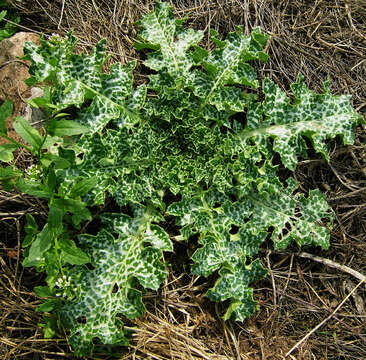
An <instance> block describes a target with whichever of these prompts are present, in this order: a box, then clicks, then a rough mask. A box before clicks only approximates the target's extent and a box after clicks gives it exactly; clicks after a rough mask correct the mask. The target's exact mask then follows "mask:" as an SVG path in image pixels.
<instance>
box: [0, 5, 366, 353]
mask: <svg viewBox="0 0 366 360" xmlns="http://www.w3.org/2000/svg"><path fill="white" fill-rule="evenodd" d="M11 2H12V3H14V4H15V5H17V6H18V8H19V9H20V10H21V12H22V18H23V21H24V25H25V26H26V27H28V28H30V29H32V30H34V31H41V32H44V33H46V34H51V33H54V32H56V33H60V34H65V33H67V32H68V31H69V30H70V29H73V30H74V33H75V35H76V36H77V37H79V38H80V40H81V41H80V44H79V47H80V49H81V50H89V49H90V48H91V47H92V46H93V45H94V44H95V43H96V42H97V41H98V40H99V39H101V38H103V37H105V38H107V39H108V46H109V47H108V51H109V52H110V54H111V55H112V60H111V61H122V62H126V61H128V60H130V59H133V58H136V57H137V54H136V52H135V51H134V49H133V48H132V47H131V45H132V43H133V40H134V38H135V36H136V27H135V26H134V23H135V21H137V20H138V19H139V18H140V16H141V14H142V13H145V12H147V11H148V10H150V9H151V8H152V6H153V1H149V0H146V1H142V0H122V1H117V0H100V1H94V0H84V1H80V0H63V1H51V0H26V1H23V2H22V4H21V5H19V2H17V1H15V0H12V1H11ZM171 2H172V4H173V5H174V6H175V11H176V14H177V15H178V16H180V17H183V16H185V15H187V14H188V13H190V16H189V20H188V24H189V25H190V26H193V27H195V28H197V29H208V28H215V29H217V30H218V31H219V32H220V33H222V34H224V33H227V32H228V31H231V30H233V27H234V25H242V26H243V27H244V29H245V32H247V33H249V32H250V29H251V28H252V27H253V26H261V27H262V29H263V30H265V31H267V32H268V33H269V34H271V40H270V43H269V47H268V49H267V50H268V53H269V55H270V61H269V62H268V63H267V64H265V65H264V66H263V65H260V64H257V69H258V71H259V73H260V76H261V77H263V76H270V77H271V78H274V79H275V80H276V81H277V82H278V83H279V84H280V85H281V86H282V87H283V88H284V89H286V90H288V88H289V83H290V82H292V81H293V80H294V79H295V78H296V76H297V74H298V72H302V73H303V74H304V75H305V78H306V81H307V83H308V84H309V86H310V87H311V88H312V89H314V90H317V91H319V90H321V87H322V82H323V81H324V80H326V79H327V78H329V79H330V82H331V88H332V90H333V91H334V92H335V93H349V94H351V95H352V99H353V103H354V106H355V107H356V108H357V109H358V110H360V111H361V112H364V111H365V109H366V81H365V79H366V3H365V2H364V1H360V0H348V1H346V0H287V1H286V0H285V1H280V0H277V1H276V0H247V1H244V0H242V1H240V0H232V1H229V0H186V1H184V0H177V1H171ZM29 9H31V10H29ZM204 45H205V46H206V47H210V46H211V45H212V44H211V42H210V37H209V35H207V36H206V38H205V40H204ZM365 140H366V134H365V131H364V129H363V128H361V127H360V128H358V130H357V136H356V142H355V144H354V145H353V146H347V147H345V146H342V145H340V143H337V142H333V143H332V150H331V161H330V163H327V162H325V161H324V160H322V159H321V158H319V156H317V155H313V156H311V158H310V159H309V160H304V161H301V162H300V163H299V166H298V168H297V170H296V173H295V177H296V179H297V180H298V181H299V182H300V184H301V187H302V188H303V190H304V191H307V190H308V189H312V188H320V189H322V191H324V193H325V194H326V196H327V199H328V201H329V203H330V205H331V206H332V208H333V210H334V213H335V215H336V222H335V225H334V228H333V231H332V246H331V248H330V250H329V251H326V252H325V251H323V252H321V253H318V254H315V255H318V256H321V257H323V258H327V259H330V260H332V261H334V262H336V263H338V264H340V265H346V266H348V267H350V268H352V269H353V270H355V271H358V272H359V273H360V274H363V275H366V261H365V259H366V242H365V238H366V145H365ZM25 212H31V213H34V212H39V213H40V214H39V215H38V216H40V217H42V212H43V209H42V207H41V204H39V203H36V200H34V199H31V198H24V197H23V198H22V197H20V196H19V195H17V194H8V193H5V192H3V191H1V192H0V224H1V227H0V234H1V240H0V241H1V243H0V246H1V249H0V256H1V257H0V262H1V272H2V274H1V275H2V276H1V278H0V309H1V311H0V334H1V335H0V356H2V357H3V358H4V359H62V358H72V354H71V352H70V349H69V348H68V346H67V343H66V341H65V340H63V339H61V340H54V339H53V340H45V339H43V338H42V331H41V328H40V327H39V326H37V324H38V323H39V322H40V318H41V316H40V315H39V314H38V313H36V312H34V308H35V306H36V304H37V299H36V298H35V296H34V294H33V293H32V292H31V289H32V287H33V286H34V285H35V284H37V282H39V281H40V279H41V277H40V276H39V275H38V274H36V273H34V272H32V271H31V270H23V269H21V266H20V258H21V253H20V252H19V251H18V249H19V248H20V247H19V243H20V241H21V238H22V224H23V221H24V219H23V218H24V216H23V215H24V213H25ZM266 246H267V247H268V248H263V250H262V254H261V258H262V261H263V263H264V264H265V265H266V266H269V267H270V269H271V271H270V276H268V277H267V279H265V280H263V281H261V282H259V283H257V284H256V290H255V296H256V298H257V299H258V301H259V303H260V305H261V309H260V311H259V312H257V313H256V314H255V315H254V316H253V317H252V318H250V319H248V320H247V321H246V322H244V323H242V324H236V323H231V322H226V323H224V322H222V321H221V320H220V314H221V312H222V311H223V307H222V306H221V305H217V306H215V305H214V304H212V303H210V302H208V301H207V300H206V299H205V298H204V297H203V296H202V295H203V294H204V292H205V290H206V289H207V286H208V285H205V283H203V281H202V280H201V279H197V278H194V277H190V276H188V275H179V274H180V272H181V271H182V268H183V266H184V265H182V264H180V265H177V264H176V265H175V267H174V266H173V268H172V271H171V274H170V276H169V279H168V280H167V281H166V283H165V284H164V286H163V287H162V289H161V291H160V292H159V294H158V295H156V294H155V293H151V294H147V295H146V296H145V301H146V303H147V308H148V311H147V313H146V315H145V316H144V318H142V319H140V320H136V321H134V322H131V323H129V324H128V327H130V328H134V327H135V326H137V327H138V329H137V330H136V331H135V332H134V333H133V335H132V341H131V346H130V347H129V348H128V349H118V350H116V351H115V353H114V356H107V355H96V356H95V357H94V358H95V359H107V358H117V359H182V360H186V359H210V360H216V359H235V360H237V359H243V360H244V359H262V360H264V359H271V360H272V359H273V360H275V359H276V360H277V359H283V358H286V359H291V358H292V359H298V360H300V359H304V360H307V359H309V360H310V359H365V358H366V330H365V328H366V326H365V325H366V310H365V304H364V301H365V285H364V284H362V285H360V286H359V287H358V288H357V289H356V286H357V285H358V283H359V280H358V279H356V278H355V277H353V276H351V275H350V274H348V273H347V272H344V271H342V268H338V269H334V268H332V267H329V266H327V265H324V264H321V263H318V262H316V261H314V260H312V259H304V258H301V257H299V256H297V255H294V254H289V253H274V252H271V251H270V247H271V245H270V244H266ZM179 251H180V253H182V254H183V255H182V256H183V257H185V256H186V255H185V254H186V252H187V249H186V248H185V246H184V244H183V245H179ZM307 251H308V252H314V251H316V249H307ZM183 270H184V269H183ZM347 296H348V298H347ZM342 301H344V303H343V304H342ZM339 305H342V306H339ZM325 320H327V321H325ZM319 324H321V325H322V326H321V327H320V328H319V329H317V331H314V332H312V329H314V328H316V327H317V326H318V325H319ZM308 335H309V336H308ZM307 336H308V337H307ZM298 342H300V343H299V345H298V346H296V348H295V349H294V350H293V351H292V352H291V354H289V355H288V356H287V357H286V354H287V353H288V352H289V351H290V350H291V349H292V348H293V346H294V345H296V344H297V343H298Z"/></svg>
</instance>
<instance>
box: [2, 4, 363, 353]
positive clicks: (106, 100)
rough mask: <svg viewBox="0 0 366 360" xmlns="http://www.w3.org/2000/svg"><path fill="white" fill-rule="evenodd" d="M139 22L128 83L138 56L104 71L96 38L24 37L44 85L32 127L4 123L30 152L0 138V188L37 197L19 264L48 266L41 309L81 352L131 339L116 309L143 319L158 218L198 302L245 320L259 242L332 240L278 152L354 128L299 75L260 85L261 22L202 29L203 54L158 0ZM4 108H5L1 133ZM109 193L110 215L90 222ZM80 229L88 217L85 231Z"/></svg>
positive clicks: (287, 157)
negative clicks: (185, 259)
mask: <svg viewBox="0 0 366 360" xmlns="http://www.w3.org/2000/svg"><path fill="white" fill-rule="evenodd" d="M139 26H140V32H139V36H138V40H137V42H136V44H135V46H136V48H137V49H138V50H143V51H145V52H146V53H147V57H146V60H145V61H143V65H144V67H145V68H146V69H148V73H149V74H150V75H148V81H147V82H146V83H145V84H142V85H138V86H135V84H134V80H133V71H134V69H135V66H136V61H133V62H130V63H128V64H127V65H122V64H120V63H117V64H114V65H112V66H111V68H110V71H109V73H103V72H102V67H103V64H104V63H105V61H106V56H105V51H104V47H105V41H101V42H99V43H98V44H97V45H96V46H95V48H94V49H93V51H92V52H91V53H90V54H89V55H88V54H80V55H77V54H76V53H75V52H74V46H75V44H76V39H75V38H74V37H73V35H72V34H69V35H68V36H67V37H66V38H65V39H64V38H60V37H58V36H53V37H52V38H50V39H49V40H47V41H46V40H42V41H41V45H40V46H39V47H36V46H35V45H34V44H32V43H27V44H26V46H25V54H26V55H25V58H26V59H28V60H30V61H31V66H30V69H29V72H30V74H31V77H30V78H29V79H28V80H27V82H28V84H29V85H32V84H36V83H43V84H46V88H45V93H44V96H43V97H42V98H38V99H33V100H32V105H33V106H38V107H42V108H43V109H44V110H45V113H46V121H45V126H44V131H43V132H39V131H38V130H36V129H34V128H33V127H31V126H30V125H29V123H28V122H27V121H26V120H24V119H23V118H17V119H16V120H15V121H14V128H15V130H16V131H17V132H18V134H19V135H20V136H21V137H22V138H23V140H24V142H25V143H27V145H23V144H20V143H17V142H15V141H14V140H11V139H10V141H11V143H9V144H7V145H4V146H2V147H1V148H0V158H1V160H2V161H4V162H8V163H9V166H6V167H2V168H1V169H0V179H1V181H2V183H3V186H5V187H6V188H7V189H11V188H13V187H15V188H16V189H17V190H18V191H20V192H23V193H25V194H31V195H34V196H37V197H40V198H43V199H45V200H46V201H47V202H48V208H49V212H48V219H47V222H46V224H45V225H44V226H43V228H42V229H38V226H39V225H38V224H37V223H36V221H35V219H34V218H33V217H32V216H31V215H30V214H28V215H27V225H26V227H25V231H26V237H25V240H24V243H23V247H24V254H25V258H24V262H23V265H24V266H34V267H36V268H37V270H38V271H45V272H46V273H47V278H46V281H47V285H48V286H39V287H36V288H35V291H36V293H37V294H38V295H39V296H40V297H42V298H45V301H44V303H43V304H42V305H40V307H39V309H40V310H42V311H45V312H48V313H52V314H53V315H54V318H55V319H56V320H57V321H56V322H57V324H58V325H59V326H63V327H64V328H66V329H68V331H69V333H70V337H69V340H70V344H71V345H72V347H73V348H74V350H75V353H76V355H80V356H81V355H85V354H90V353H91V352H92V351H93V348H94V345H95V343H96V342H97V343H101V344H119V345H121V344H122V345H127V344H128V339H127V335H126V333H125V332H124V329H123V323H122V321H123V318H129V319H132V318H136V317H139V316H141V315H142V314H143V313H144V311H145V308H144V305H143V302H142V294H143V292H144V289H152V290H158V289H159V286H160V284H161V283H162V281H163V280H164V278H165V277H166V276H167V264H165V263H164V260H163V253H164V252H172V251H173V242H172V237H171V236H170V234H169V233H167V231H166V227H164V223H165V220H166V217H167V216H169V217H170V218H171V217H175V219H176V224H177V226H179V229H180V234H179V236H175V237H174V241H187V242H189V241H191V242H193V243H194V244H195V246H196V251H195V252H194V253H193V255H192V261H193V265H192V266H191V271H192V273H193V274H195V275H200V276H203V277H208V276H209V275H211V274H213V273H215V274H216V279H217V280H216V283H215V285H214V287H213V288H211V289H209V290H208V291H207V293H206V295H207V297H208V298H209V299H210V300H212V301H217V302H219V301H225V300H228V304H229V305H228V308H227V310H226V313H225V315H224V319H225V320H228V319H232V320H237V321H243V320H244V319H245V318H246V317H248V316H250V315H251V314H252V313H253V312H254V311H255V310H256V309H257V304H256V302H255V300H254V299H253V290H252V288H251V287H250V285H251V284H252V283H253V282H255V281H256V280H259V279H261V278H263V277H264V276H266V274H267V270H266V269H265V268H264V267H263V266H262V265H261V262H260V260H259V259H258V258H257V257H256V256H257V253H258V250H259V247H260V246H261V244H262V243H263V242H264V241H265V240H266V239H271V240H272V241H273V246H274V248H275V249H284V248H286V247H287V246H288V245H289V244H291V243H293V242H295V243H297V244H298V245H299V246H302V245H312V246H320V247H321V248H323V249H327V248H328V246H329V226H330V224H331V220H332V215H331V212H330V210H329V206H328V205H327V202H326V201H325V199H324V196H323V195H322V193H321V192H320V191H319V190H310V191H309V192H308V193H307V194H303V193H302V192H301V191H300V190H299V188H298V184H297V183H296V181H295V180H294V179H293V178H289V179H287V180H286V181H285V182H284V183H283V182H282V181H281V180H280V179H279V177H278V176H277V170H278V168H279V166H280V165H279V160H278V159H279V158H280V160H281V162H282V164H283V166H284V167H286V168H287V169H289V170H294V169H295V168H296V164H297V158H298V156H299V155H301V156H302V157H303V158H305V157H306V156H307V148H308V146H309V145H308V144H311V146H312V148H313V149H314V150H315V151H316V152H318V153H320V154H321V155H322V156H323V157H324V158H325V159H328V151H327V145H326V142H325V141H326V139H331V138H334V137H335V136H337V135H339V136H340V137H341V138H342V139H343V142H344V143H345V144H351V143H352V142H353V138H354V128H355V126H356V125H357V124H358V123H359V122H361V121H362V118H361V116H360V115H359V114H357V113H356V112H355V111H354V110H353V108H352V107H351V105H350V98H349V96H334V95H332V94H331V93H330V90H329V88H328V85H327V83H325V84H324V92H323V93H321V94H316V93H314V92H312V91H311V90H309V89H308V88H307V86H306V85H305V84H304V80H303V77H302V76H301V75H299V76H298V79H297V81H296V82H295V83H293V84H292V85H291V91H292V94H293V98H292V99H290V98H289V97H288V96H287V95H286V94H285V93H284V92H283V91H282V90H281V89H280V88H279V86H278V85H276V84H275V83H274V82H273V81H271V80H269V79H264V80H263V81H262V82H261V83H260V82H259V81H258V80H257V76H256V72H255V70H254V68H253V67H252V66H251V65H250V63H251V62H252V61H253V60H259V61H266V60H267V58H268V56H267V54H266V53H265V52H264V51H263V49H264V47H265V45H266V42H267V35H265V34H263V33H262V32H261V30H260V29H258V28H255V29H253V30H252V33H251V34H250V36H245V35H244V34H243V32H242V30H240V29H239V28H238V29H237V30H236V31H235V32H233V33H229V34H228V35H227V37H226V39H224V40H221V39H219V37H218V34H217V33H216V32H212V34H211V36H212V37H211V39H212V41H213V42H214V43H215V45H216V48H215V49H214V50H212V51H208V50H206V49H204V48H202V47H200V46H199V43H200V41H201V40H202V38H203V36H204V33H203V32H202V31H195V30H193V29H186V28H184V27H183V21H182V20H177V19H175V18H174V16H173V14H172V9H171V8H170V7H169V5H167V3H158V4H157V5H156V6H155V9H154V10H153V11H152V12H151V13H149V14H147V15H145V16H144V17H143V18H142V19H141V21H140V24H139ZM262 98H263V100H260V99H262ZM11 111H12V110H11V104H9V103H8V102H7V103H4V104H3V106H2V111H1V122H0V125H1V126H0V130H1V134H2V135H3V136H5V137H7V134H6V128H5V118H6V116H7V115H10V114H11ZM7 138H8V137H7ZM8 139H9V138H8ZM306 140H308V141H306ZM18 147H26V149H28V150H29V151H31V152H32V153H33V154H34V156H35V164H36V165H35V166H34V167H33V168H32V169H30V170H28V171H27V172H25V173H24V172H22V171H21V170H19V169H17V168H16V167H15V165H14V164H13V151H15V150H16V148H18ZM275 156H276V159H277V160H276V161H274V157H275ZM168 195H169V196H168ZM106 199H108V200H109V202H112V203H114V204H115V206H114V208H115V209H118V211H115V212H101V213H100V211H98V215H94V214H95V213H96V212H97V211H96V210H95V209H103V205H104V204H105V201H106ZM88 223H89V224H90V223H92V224H93V223H95V224H96V225H94V230H95V227H96V226H98V229H97V231H94V232H93V234H90V233H88V231H86V229H88V228H90V226H89V227H88V226H86V224H88ZM197 239H198V243H197ZM48 330H49V331H51V330H50V329H48ZM52 334H53V333H52V331H51V333H50V334H48V335H50V336H51V335H52Z"/></svg>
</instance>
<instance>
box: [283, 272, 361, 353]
mask: <svg viewBox="0 0 366 360" xmlns="http://www.w3.org/2000/svg"><path fill="white" fill-rule="evenodd" d="M364 282H365V279H363V280H361V281H360V282H359V283H358V284H357V285H356V286H355V287H354V288H353V289H352V291H351V292H350V293H349V294H348V295H347V296H346V297H345V298H344V299H343V300H342V301H341V303H340V304H339V305H338V306H337V307H336V308H335V310H334V311H333V312H332V313H331V314H330V315H329V316H328V317H327V318H325V319H324V320H323V321H322V322H320V323H319V324H318V325H317V326H315V327H314V328H313V329H312V330H311V331H309V332H308V333H307V334H306V335H305V336H304V337H303V338H302V339H300V340H299V341H298V342H297V343H296V344H295V345H294V346H293V347H292V348H291V349H290V350H289V351H288V352H287V354H286V355H285V357H284V358H286V357H287V356H290V354H291V353H292V352H293V351H294V350H296V349H297V348H298V347H299V346H300V345H301V344H302V343H303V342H305V341H306V340H307V339H308V338H309V337H310V336H311V335H312V334H314V333H315V332H316V331H317V330H318V329H319V328H321V327H322V326H323V325H324V324H325V323H326V322H327V321H329V320H330V319H331V318H332V317H333V316H334V314H335V313H336V312H337V311H338V310H339V309H340V308H341V307H342V306H343V304H344V303H345V302H346V301H347V300H348V299H349V297H350V296H352V294H353V293H354V292H355V291H356V290H357V289H358V287H359V286H360V285H361V284H363V283H364Z"/></svg>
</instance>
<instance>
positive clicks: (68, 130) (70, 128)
mask: <svg viewBox="0 0 366 360" xmlns="http://www.w3.org/2000/svg"><path fill="white" fill-rule="evenodd" d="M51 131H52V133H53V135H55V136H73V135H80V134H85V133H87V132H88V131H89V128H88V127H87V126H84V125H81V124H79V123H77V122H76V121H72V120H65V119H63V120H57V121H53V122H52V124H51Z"/></svg>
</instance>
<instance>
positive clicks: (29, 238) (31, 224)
mask: <svg viewBox="0 0 366 360" xmlns="http://www.w3.org/2000/svg"><path fill="white" fill-rule="evenodd" d="M25 218H26V225H25V226H24V230H25V233H26V234H27V235H26V236H25V237H24V240H23V243H22V247H23V248H26V247H28V246H29V245H30V244H31V243H32V242H33V240H34V239H35V235H36V234H37V233H38V225H37V223H36V221H35V220H34V217H33V216H32V215H31V214H25Z"/></svg>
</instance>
